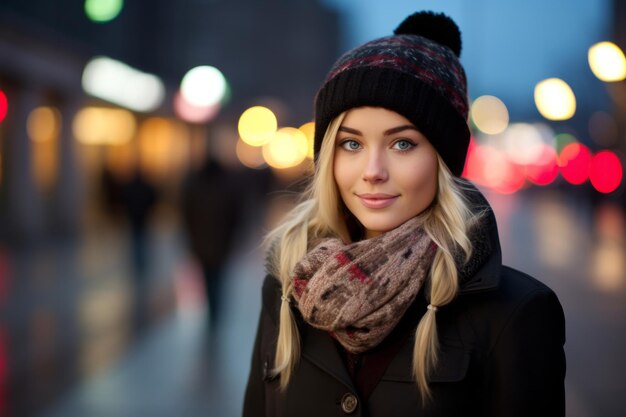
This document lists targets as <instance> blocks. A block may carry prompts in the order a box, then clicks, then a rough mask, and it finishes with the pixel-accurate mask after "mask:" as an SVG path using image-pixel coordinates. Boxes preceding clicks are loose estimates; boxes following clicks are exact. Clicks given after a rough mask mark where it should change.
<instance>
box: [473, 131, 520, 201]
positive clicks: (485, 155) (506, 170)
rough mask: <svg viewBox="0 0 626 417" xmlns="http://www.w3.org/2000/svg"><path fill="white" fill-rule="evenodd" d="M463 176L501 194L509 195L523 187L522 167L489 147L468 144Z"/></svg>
mask: <svg viewBox="0 0 626 417" xmlns="http://www.w3.org/2000/svg"><path fill="white" fill-rule="evenodd" d="M463 176H464V177H465V178H467V179H469V180H471V181H473V182H475V183H476V184H478V185H483V186H486V187H489V188H491V189H493V190H495V191H497V192H499V193H501V194H511V193H514V192H516V191H518V190H519V189H520V188H522V187H523V186H524V182H525V178H524V172H523V169H522V167H520V166H519V165H517V164H515V163H512V162H511V161H509V159H508V158H507V157H506V155H504V153H502V152H501V151H499V150H498V149H495V148H493V147H491V146H485V145H478V144H476V143H475V142H473V141H472V142H470V146H469V150H468V154H467V162H466V164H465V170H464V171H463Z"/></svg>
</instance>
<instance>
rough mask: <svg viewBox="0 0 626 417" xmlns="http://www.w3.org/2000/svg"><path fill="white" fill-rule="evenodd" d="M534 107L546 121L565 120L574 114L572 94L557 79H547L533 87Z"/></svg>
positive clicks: (574, 104) (564, 84)
mask: <svg viewBox="0 0 626 417" xmlns="http://www.w3.org/2000/svg"><path fill="white" fill-rule="evenodd" d="M535 105H536V106H537V109H538V110H539V113H541V115H542V116H543V117H545V118H546V119H548V120H567V119H570V118H571V117H572V116H574V113H576V97H575V96H574V92H573V91H572V89H571V88H570V86H569V85H567V83H566V82H565V81H563V80H561V79H559V78H548V79H547V80H543V81H541V82H540V83H538V84H537V85H536V86H535Z"/></svg>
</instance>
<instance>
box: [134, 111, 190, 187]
mask: <svg viewBox="0 0 626 417" xmlns="http://www.w3.org/2000/svg"><path fill="white" fill-rule="evenodd" d="M188 137H189V135H188V132H187V131H186V129H185V127H184V125H182V124H181V123H177V122H174V121H171V120H169V119H166V118H162V117H151V118H149V119H147V120H145V121H144V122H143V123H142V124H141V127H140V128H139V132H138V141H139V163H140V166H141V168H142V170H143V172H144V173H146V174H148V175H150V176H151V178H153V179H155V180H159V181H165V180H167V179H172V178H173V177H174V176H175V174H176V173H177V172H179V171H180V170H181V169H182V168H183V166H184V165H185V163H186V160H187V156H188V155H187V154H188V152H189V150H188V143H189V140H188Z"/></svg>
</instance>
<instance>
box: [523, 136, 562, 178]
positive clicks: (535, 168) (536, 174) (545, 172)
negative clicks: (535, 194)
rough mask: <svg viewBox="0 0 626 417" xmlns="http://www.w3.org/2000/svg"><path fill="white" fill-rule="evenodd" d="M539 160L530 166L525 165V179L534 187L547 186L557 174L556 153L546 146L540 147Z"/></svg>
mask: <svg viewBox="0 0 626 417" xmlns="http://www.w3.org/2000/svg"><path fill="white" fill-rule="evenodd" d="M541 148H542V149H541V154H540V155H539V158H538V159H537V160H536V161H535V162H534V163H532V164H528V165H526V178H528V181H530V182H532V183H533V184H536V185H548V184H550V183H552V182H553V181H554V180H555V179H556V176H557V175H558V174H559V167H558V166H557V158H556V152H555V151H554V149H552V148H551V147H550V146H548V145H545V144H544V145H542V147H541Z"/></svg>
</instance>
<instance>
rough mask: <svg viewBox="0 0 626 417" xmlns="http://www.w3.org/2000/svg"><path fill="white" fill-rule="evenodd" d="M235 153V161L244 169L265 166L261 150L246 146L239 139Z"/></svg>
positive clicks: (256, 147)
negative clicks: (237, 160)
mask: <svg viewBox="0 0 626 417" xmlns="http://www.w3.org/2000/svg"><path fill="white" fill-rule="evenodd" d="M235 152H236V153H237V159H239V162H241V163H242V165H243V166H245V167H248V168H254V169H258V168H263V167H265V166H266V164H265V159H263V150H262V148H260V147H258V146H251V145H248V144H247V143H246V142H244V141H243V140H241V138H239V140H238V141H237V145H236V147H235Z"/></svg>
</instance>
